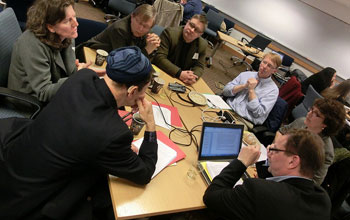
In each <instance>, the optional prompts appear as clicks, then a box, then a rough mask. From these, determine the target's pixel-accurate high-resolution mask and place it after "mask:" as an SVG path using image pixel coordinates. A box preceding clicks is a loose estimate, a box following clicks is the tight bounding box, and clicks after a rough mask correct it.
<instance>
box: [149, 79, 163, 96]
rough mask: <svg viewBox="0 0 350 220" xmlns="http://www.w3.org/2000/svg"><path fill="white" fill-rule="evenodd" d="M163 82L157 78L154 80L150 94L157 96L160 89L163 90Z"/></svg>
mask: <svg viewBox="0 0 350 220" xmlns="http://www.w3.org/2000/svg"><path fill="white" fill-rule="evenodd" d="M164 84H165V81H164V80H163V79H161V78H159V77H156V78H154V82H153V86H152V89H151V92H153V93H155V94H158V93H159V91H160V89H161V88H163V86H164Z"/></svg>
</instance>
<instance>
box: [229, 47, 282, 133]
mask: <svg viewBox="0 0 350 220" xmlns="http://www.w3.org/2000/svg"><path fill="white" fill-rule="evenodd" d="M281 62H282V61H281V58H280V56H279V55H277V54H274V53H268V54H266V55H265V56H264V58H263V60H262V61H261V64H260V66H259V71H258V72H251V71H247V72H242V73H241V74H239V75H238V76H237V77H236V78H235V79H234V80H233V81H231V82H229V83H228V84H227V85H226V86H225V88H224V90H223V95H224V96H225V97H227V100H226V102H227V103H228V104H229V105H230V106H231V108H232V109H233V110H234V111H235V113H237V114H238V115H239V116H241V117H243V118H244V119H248V120H249V121H246V120H244V119H242V120H244V121H243V122H244V124H246V125H247V126H248V127H253V125H252V124H251V123H250V122H252V123H253V124H255V125H260V124H262V123H264V121H265V120H266V118H267V116H268V115H269V113H270V111H271V110H272V108H273V106H274V105H275V103H276V100H277V97H278V87H277V86H276V84H275V83H274V81H273V80H272V79H271V75H272V74H273V73H275V72H277V68H278V67H279V66H280V65H281Z"/></svg>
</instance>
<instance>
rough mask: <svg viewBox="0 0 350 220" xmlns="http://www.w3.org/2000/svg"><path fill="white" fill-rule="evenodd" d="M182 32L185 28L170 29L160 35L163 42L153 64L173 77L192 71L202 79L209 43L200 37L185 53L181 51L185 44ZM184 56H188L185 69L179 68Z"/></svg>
mask: <svg viewBox="0 0 350 220" xmlns="http://www.w3.org/2000/svg"><path fill="white" fill-rule="evenodd" d="M182 31H183V27H169V28H166V29H165V30H164V31H163V33H162V34H161V35H160V39H161V41H162V42H161V43H160V47H159V48H158V51H157V53H156V55H155V57H154V58H153V61H152V62H153V63H154V64H155V65H156V66H158V67H159V68H161V69H162V70H163V71H165V72H166V73H168V74H169V75H172V76H173V77H175V76H178V73H179V72H180V71H183V70H192V71H193V72H194V74H196V75H197V76H199V77H200V76H202V74H203V71H204V64H205V51H206V49H207V45H208V43H207V41H206V40H204V39H203V38H202V37H199V38H197V39H195V40H194V41H192V42H191V45H190V47H189V50H188V51H185V53H184V52H183V51H181V47H182V44H183V43H184V40H183V37H182ZM195 53H197V54H198V59H196V58H195V57H196V56H195V57H194V55H195ZM182 55H185V56H186V61H185V65H184V68H180V67H179V66H178V65H179V62H180V58H181V56H182Z"/></svg>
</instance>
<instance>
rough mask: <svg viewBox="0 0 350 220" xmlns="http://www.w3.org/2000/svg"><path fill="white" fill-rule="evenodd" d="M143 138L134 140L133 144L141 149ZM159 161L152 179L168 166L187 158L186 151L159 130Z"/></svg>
mask: <svg viewBox="0 0 350 220" xmlns="http://www.w3.org/2000/svg"><path fill="white" fill-rule="evenodd" d="M142 141H143V138H140V139H138V140H137V141H134V142H133V145H134V146H135V147H137V148H138V149H140V147H141V144H142ZM157 143H158V152H157V154H158V161H157V163H156V169H155V171H154V173H153V175H152V179H153V178H154V177H155V176H156V175H157V174H158V173H159V172H160V171H162V170H163V169H164V168H165V167H166V166H168V165H170V164H172V163H174V162H176V161H179V160H181V159H183V158H185V156H186V155H185V153H184V152H183V151H182V150H181V149H180V148H179V147H178V146H177V145H176V144H174V142H172V141H171V140H170V139H169V138H168V137H167V136H166V135H165V134H163V133H162V132H160V131H157Z"/></svg>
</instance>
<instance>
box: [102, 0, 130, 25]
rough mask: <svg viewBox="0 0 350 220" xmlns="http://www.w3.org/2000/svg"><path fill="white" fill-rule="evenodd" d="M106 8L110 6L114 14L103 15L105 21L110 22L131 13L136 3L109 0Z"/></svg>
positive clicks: (123, 0) (124, 0)
mask: <svg viewBox="0 0 350 220" xmlns="http://www.w3.org/2000/svg"><path fill="white" fill-rule="evenodd" d="M108 8H110V9H111V10H112V11H114V13H115V14H116V15H112V14H106V15H105V19H106V22H107V23H110V22H114V21H116V20H118V19H120V18H122V17H124V16H127V15H129V14H131V13H132V12H133V11H134V9H135V8H136V4H135V3H132V2H130V1H126V0H109V1H108Z"/></svg>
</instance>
